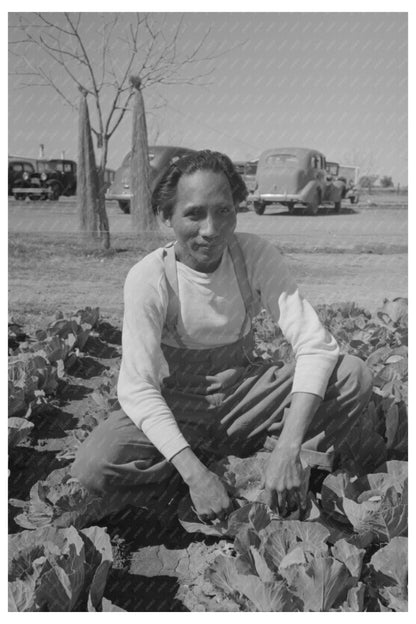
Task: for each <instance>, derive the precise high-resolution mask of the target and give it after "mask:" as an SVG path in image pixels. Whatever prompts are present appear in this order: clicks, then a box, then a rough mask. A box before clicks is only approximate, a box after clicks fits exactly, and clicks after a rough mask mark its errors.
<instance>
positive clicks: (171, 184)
mask: <svg viewBox="0 0 416 624" xmlns="http://www.w3.org/2000/svg"><path fill="white" fill-rule="evenodd" d="M199 170H207V171H214V172H215V173H223V174H224V175H225V176H226V178H227V180H228V182H229V184H230V187H231V194H232V197H233V202H234V204H239V203H240V202H242V201H244V200H245V199H246V197H247V195H248V191H247V188H246V185H245V183H244V181H243V179H242V177H241V176H240V174H239V173H238V172H237V171H236V169H235V167H234V165H233V163H232V161H231V160H230V158H228V156H226V155H225V154H221V152H212V151H211V150H201V151H199V152H193V153H191V154H188V155H187V156H183V157H182V158H180V159H179V160H177V161H176V162H174V163H172V164H171V165H170V166H169V167H168V169H167V170H166V171H165V172H164V173H163V175H162V177H161V178H160V180H159V181H158V183H157V184H156V186H155V188H154V190H153V193H152V209H153V212H154V213H155V214H156V213H161V214H162V215H163V217H164V218H165V219H168V218H169V217H171V216H172V209H173V206H174V204H175V199H176V188H177V186H178V182H179V180H180V178H181V177H182V176H183V175H190V174H192V173H195V171H199Z"/></svg>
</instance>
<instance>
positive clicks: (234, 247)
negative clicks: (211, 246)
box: [228, 236, 256, 338]
mask: <svg viewBox="0 0 416 624" xmlns="http://www.w3.org/2000/svg"><path fill="white" fill-rule="evenodd" d="M228 251H229V254H230V256H231V260H232V262H233V266H234V273H235V275H236V278H237V282H238V286H239V288H240V292H241V296H242V298H243V301H244V306H245V308H246V316H245V318H244V321H243V324H242V326H241V330H240V336H239V337H240V338H241V337H242V336H243V335H244V332H245V329H246V326H247V324H248V323H250V325H251V321H252V318H253V316H255V314H256V302H255V300H254V297H253V291H252V289H251V286H250V282H249V281H248V275H247V265H246V261H245V259H244V255H243V252H242V250H241V247H240V244H239V242H238V240H237V238H236V236H233V237H232V239H231V240H230V242H229V244H228Z"/></svg>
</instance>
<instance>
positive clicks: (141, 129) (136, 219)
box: [130, 76, 157, 233]
mask: <svg viewBox="0 0 416 624" xmlns="http://www.w3.org/2000/svg"><path fill="white" fill-rule="evenodd" d="M130 82H131V84H132V86H133V88H134V90H135V96H134V106H133V125H132V141H131V157H130V171H131V192H132V198H131V201H130V211H131V214H132V218H133V224H134V227H135V230H136V231H137V232H138V233H139V232H145V231H149V230H154V229H155V228H156V227H157V221H156V218H155V215H154V214H153V212H152V210H151V190H150V165H149V156H148V140H147V124H146V113H145V108H144V101H143V95H142V90H141V80H140V78H139V77H138V76H131V78H130Z"/></svg>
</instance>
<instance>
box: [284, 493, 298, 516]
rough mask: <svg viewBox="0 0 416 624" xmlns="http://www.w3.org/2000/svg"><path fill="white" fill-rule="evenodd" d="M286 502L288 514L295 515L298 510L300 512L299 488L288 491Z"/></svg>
mask: <svg viewBox="0 0 416 624" xmlns="http://www.w3.org/2000/svg"><path fill="white" fill-rule="evenodd" d="M286 500H287V511H288V513H293V512H294V511H296V510H297V509H299V510H300V497H299V490H298V489H297V488H293V489H291V490H288V491H287V494H286Z"/></svg>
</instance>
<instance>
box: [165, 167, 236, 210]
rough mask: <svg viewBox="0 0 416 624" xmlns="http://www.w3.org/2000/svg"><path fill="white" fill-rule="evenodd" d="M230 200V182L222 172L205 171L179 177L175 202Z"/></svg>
mask: <svg viewBox="0 0 416 624" xmlns="http://www.w3.org/2000/svg"><path fill="white" fill-rule="evenodd" d="M225 199H226V200H228V201H229V200H231V201H232V193H231V187H230V183H229V182H228V179H227V177H226V175H225V174H224V173H222V172H216V171H205V170H203V169H201V170H198V171H195V172H194V173H190V174H184V175H183V176H181V177H180V179H179V182H178V186H177V190H176V202H177V203H194V202H198V203H200V202H202V201H209V202H216V201H223V200H225Z"/></svg>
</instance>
